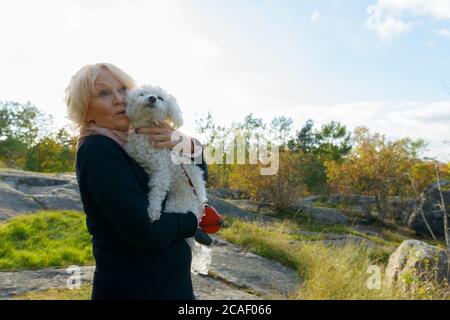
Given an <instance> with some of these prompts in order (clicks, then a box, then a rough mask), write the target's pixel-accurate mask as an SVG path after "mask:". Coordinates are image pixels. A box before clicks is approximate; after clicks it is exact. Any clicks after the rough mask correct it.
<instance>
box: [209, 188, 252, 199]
mask: <svg viewBox="0 0 450 320" xmlns="http://www.w3.org/2000/svg"><path fill="white" fill-rule="evenodd" d="M208 194H210V195H213V196H215V197H218V198H222V199H231V200H240V199H250V195H249V194H248V193H247V192H245V191H243V190H239V189H237V190H233V189H208Z"/></svg>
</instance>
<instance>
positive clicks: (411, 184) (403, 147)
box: [326, 127, 431, 221]
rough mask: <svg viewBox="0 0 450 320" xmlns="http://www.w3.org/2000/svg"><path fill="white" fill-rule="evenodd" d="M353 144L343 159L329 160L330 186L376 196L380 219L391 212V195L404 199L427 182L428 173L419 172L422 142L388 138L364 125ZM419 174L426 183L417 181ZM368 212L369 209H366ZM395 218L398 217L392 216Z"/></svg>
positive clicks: (356, 133) (336, 189)
mask: <svg viewBox="0 0 450 320" xmlns="http://www.w3.org/2000/svg"><path fill="white" fill-rule="evenodd" d="M353 140H354V143H355V145H354V147H353V149H352V152H351V154H349V156H347V157H346V158H345V159H344V160H343V161H341V162H337V161H327V162H326V167H327V173H328V181H329V184H330V186H331V187H332V188H333V189H334V190H335V191H337V192H341V193H344V194H351V193H354V194H363V195H370V196H374V197H375V199H376V208H377V215H378V218H379V219H380V220H381V221H383V220H384V218H385V216H386V215H388V214H390V213H391V212H389V210H388V197H389V196H394V195H398V196H400V198H401V199H403V198H405V197H409V196H414V195H416V194H417V191H416V190H415V187H417V186H418V185H427V184H428V183H429V182H431V181H430V180H429V178H430V177H429V174H428V173H427V176H426V177H424V175H423V173H421V174H420V175H418V172H419V171H418V170H419V169H420V170H423V169H424V167H423V166H421V165H420V166H419V163H420V159H418V158H417V156H418V154H419V153H420V151H421V150H420V149H421V148H423V147H424V146H425V144H424V143H423V141H420V140H416V141H413V140H411V139H409V138H405V139H400V140H397V141H386V138H385V137H384V136H383V135H380V134H378V133H373V134H372V133H371V132H370V131H369V130H368V129H367V128H365V127H359V128H356V129H355V131H354V139H353ZM417 176H420V177H421V179H422V180H423V182H422V181H421V182H420V184H419V183H418V180H417V178H416V177H417ZM367 214H368V215H369V214H370V212H369V211H367ZM389 218H391V219H393V220H397V219H399V216H395V215H391V216H389Z"/></svg>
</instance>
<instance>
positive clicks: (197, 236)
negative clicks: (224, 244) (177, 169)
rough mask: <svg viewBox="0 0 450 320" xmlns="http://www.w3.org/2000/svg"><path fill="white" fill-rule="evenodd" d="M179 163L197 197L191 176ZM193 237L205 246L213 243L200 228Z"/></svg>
mask: <svg viewBox="0 0 450 320" xmlns="http://www.w3.org/2000/svg"><path fill="white" fill-rule="evenodd" d="M180 165H181V168H183V171H184V174H185V175H186V177H187V178H188V180H189V185H190V186H191V188H192V190H193V191H194V194H195V196H196V197H197V198H198V195H197V191H196V190H195V187H194V184H193V183H192V181H191V178H190V177H189V175H188V174H187V172H186V169H184V166H183V164H182V163H180ZM198 199H199V200H200V198H198ZM205 205H206V206H207V204H205V203H204V204H203V206H205ZM194 238H195V240H196V241H197V242H198V243H200V244H203V245H205V246H210V245H211V243H213V239H212V238H211V237H210V236H209V235H208V234H207V233H206V232H204V231H203V230H202V229H200V228H198V229H197V231H196V232H195V234H194Z"/></svg>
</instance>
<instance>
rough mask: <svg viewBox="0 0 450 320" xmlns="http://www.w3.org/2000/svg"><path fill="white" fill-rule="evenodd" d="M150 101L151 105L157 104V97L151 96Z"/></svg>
mask: <svg viewBox="0 0 450 320" xmlns="http://www.w3.org/2000/svg"><path fill="white" fill-rule="evenodd" d="M148 101H150V102H151V103H155V102H156V97H154V96H150V97H148Z"/></svg>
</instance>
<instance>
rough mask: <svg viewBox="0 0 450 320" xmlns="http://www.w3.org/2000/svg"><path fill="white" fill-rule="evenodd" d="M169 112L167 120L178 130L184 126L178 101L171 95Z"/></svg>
mask: <svg viewBox="0 0 450 320" xmlns="http://www.w3.org/2000/svg"><path fill="white" fill-rule="evenodd" d="M167 98H169V99H168V100H169V101H168V107H169V109H168V110H167V120H168V121H169V122H171V123H172V124H173V126H174V128H175V129H178V128H179V127H181V126H182V125H183V116H182V115H181V110H180V107H179V106H178V102H177V100H176V99H175V98H174V97H172V96H171V95H169V97H167Z"/></svg>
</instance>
